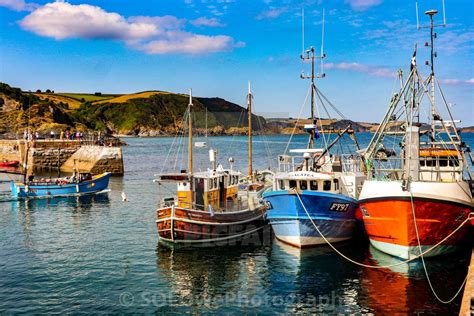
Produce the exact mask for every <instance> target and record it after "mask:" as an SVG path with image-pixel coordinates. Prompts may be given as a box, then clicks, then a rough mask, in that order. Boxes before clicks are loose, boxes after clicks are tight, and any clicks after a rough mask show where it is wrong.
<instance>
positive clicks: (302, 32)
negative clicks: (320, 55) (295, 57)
mask: <svg viewBox="0 0 474 316" xmlns="http://www.w3.org/2000/svg"><path fill="white" fill-rule="evenodd" d="M303 56H304V8H302V9H301V58H303Z"/></svg>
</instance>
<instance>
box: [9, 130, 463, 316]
mask: <svg viewBox="0 0 474 316" xmlns="http://www.w3.org/2000/svg"><path fill="white" fill-rule="evenodd" d="M362 138H363V139H362V142H363V143H364V142H367V141H368V137H367V135H366V136H365V138H364V137H362ZM270 139H271V140H273V141H275V142H274V143H272V145H271V147H270V148H265V146H264V143H263V142H256V143H255V146H254V147H255V157H256V163H255V164H256V167H257V168H266V167H268V166H269V165H270V160H269V158H268V157H267V154H266V153H267V152H269V151H271V154H272V155H273V156H274V157H276V155H277V154H278V153H281V152H282V151H283V150H284V148H285V145H286V139H287V136H274V137H271V138H270ZM209 140H211V143H212V144H213V145H214V146H215V147H217V148H219V149H220V151H219V157H220V158H221V160H222V161H224V162H225V161H227V157H228V156H229V153H231V154H232V155H233V156H234V158H235V159H236V166H235V167H236V168H240V169H241V170H245V165H246V162H245V161H246V155H247V152H246V141H245V138H244V137H213V138H209ZM209 140H208V142H209ZM172 141H173V140H172V139H170V138H163V139H127V142H128V143H129V144H130V146H128V147H124V156H125V169H126V175H125V177H123V178H112V179H111V183H110V188H111V189H112V191H111V192H110V193H108V194H102V195H95V196H85V197H79V198H77V197H75V198H60V199H44V200H30V201H15V202H0V312H1V311H3V312H5V311H9V312H22V313H28V312H30V313H44V312H50V313H65V312H69V313H76V312H90V313H113V312H146V313H152V312H159V313H171V312H174V313H198V312H208V313H222V312H230V313H234V314H241V313H252V314H253V313H274V312H280V313H320V312H325V313H335V312H339V313H343V312H345V313H369V312H371V313H437V314H439V313H442V314H446V313H457V312H456V311H457V310H458V308H459V304H460V301H459V299H458V300H456V301H455V302H454V303H453V304H450V305H447V306H446V305H443V304H440V303H438V302H437V301H436V300H435V298H434V297H433V295H432V294H431V292H430V289H429V287H428V284H427V281H426V278H425V275H424V272H423V268H422V266H421V263H420V262H413V263H410V264H404V265H401V266H398V267H395V268H392V269H380V270H372V269H366V268H359V267H357V266H354V265H352V264H351V263H349V262H346V261H345V260H343V259H341V258H340V257H339V256H338V255H337V254H335V253H334V252H332V251H331V250H330V249H328V248H327V247H318V248H313V249H305V250H302V251H301V250H299V249H295V248H293V247H290V246H287V245H285V244H282V243H280V242H276V241H273V240H272V238H270V237H269V236H270V235H269V232H266V234H264V235H263V236H259V237H260V239H255V240H259V241H260V240H263V243H262V244H260V245H256V246H245V245H244V246H240V247H239V246H226V247H219V248H213V249H212V250H209V249H205V248H197V249H195V248H175V249H170V248H167V247H164V246H162V245H159V244H158V236H157V232H156V228H155V222H154V221H155V212H154V210H155V209H156V207H157V203H158V201H159V199H160V198H161V197H162V196H163V194H164V192H165V193H166V190H167V189H169V190H173V189H174V188H173V187H165V188H162V189H160V190H158V186H157V185H156V184H153V183H152V181H151V180H152V179H153V174H154V173H156V172H158V171H159V170H160V169H161V167H162V165H163V162H164V161H165V158H166V156H167V149H168V147H169V146H170V144H171V143H172ZM198 141H199V140H198ZM298 143H299V144H298ZM304 145H305V138H302V137H296V145H295V146H304ZM196 156H197V158H196V160H201V163H200V164H198V168H199V167H200V168H202V169H204V168H206V164H207V163H205V161H207V150H200V151H198V152H197V153H196ZM175 161H176V167H182V166H185V163H186V161H185V160H175V158H174V157H173V156H171V158H170V159H168V162H167V165H168V169H170V166H171V167H174V163H175ZM180 164H181V165H182V166H180ZM0 190H2V191H5V190H8V184H6V183H0ZM122 191H124V192H126V193H127V196H128V197H129V199H130V202H122V200H121V197H120V194H121V192H122ZM0 199H2V200H3V201H5V200H8V196H7V195H5V194H2V196H1V197H0ZM341 251H343V252H344V253H345V254H347V255H348V256H350V257H351V258H354V259H356V260H358V261H361V262H364V263H370V264H381V265H386V264H390V263H394V262H397V259H394V258H392V257H390V256H387V255H385V254H383V253H380V252H379V251H377V250H375V249H372V248H370V247H369V246H368V244H367V242H366V241H365V240H363V239H362V240H358V242H356V243H352V244H349V245H344V246H342V247H341ZM469 253H470V249H469V248H466V250H465V251H461V252H459V253H457V254H455V255H453V256H449V257H440V258H435V259H431V260H426V262H427V265H428V271H429V273H430V276H431V277H432V280H433V283H434V286H435V288H436V289H437V290H438V291H439V292H440V296H441V297H443V298H447V297H449V296H450V295H452V293H454V292H455V291H456V290H457V288H458V286H459V285H460V284H461V283H462V281H463V279H464V276H465V273H466V270H467V265H468V259H469Z"/></svg>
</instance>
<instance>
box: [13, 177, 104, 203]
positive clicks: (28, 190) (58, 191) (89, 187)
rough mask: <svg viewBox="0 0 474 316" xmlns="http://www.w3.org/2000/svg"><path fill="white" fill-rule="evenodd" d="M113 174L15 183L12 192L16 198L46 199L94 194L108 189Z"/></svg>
mask: <svg viewBox="0 0 474 316" xmlns="http://www.w3.org/2000/svg"><path fill="white" fill-rule="evenodd" d="M110 176H111V173H110V172H105V173H102V174H99V175H95V176H92V175H89V174H79V173H78V174H76V175H75V176H72V177H66V178H56V179H43V180H41V179H40V180H33V179H32V180H31V181H27V182H22V183H20V182H14V181H12V182H11V184H10V190H11V193H12V196H13V197H14V198H45V197H58V196H70V195H85V194H94V193H98V192H101V191H104V190H106V189H107V188H108V185H109V179H110Z"/></svg>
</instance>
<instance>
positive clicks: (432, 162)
mask: <svg viewBox="0 0 474 316" xmlns="http://www.w3.org/2000/svg"><path fill="white" fill-rule="evenodd" d="M426 166H427V167H435V166H436V161H433V160H432V159H431V158H427V159H426Z"/></svg>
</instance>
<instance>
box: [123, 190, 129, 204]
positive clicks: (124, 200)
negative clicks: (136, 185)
mask: <svg viewBox="0 0 474 316" xmlns="http://www.w3.org/2000/svg"><path fill="white" fill-rule="evenodd" d="M122 201H123V202H128V197H127V195H126V194H125V192H122Z"/></svg>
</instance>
